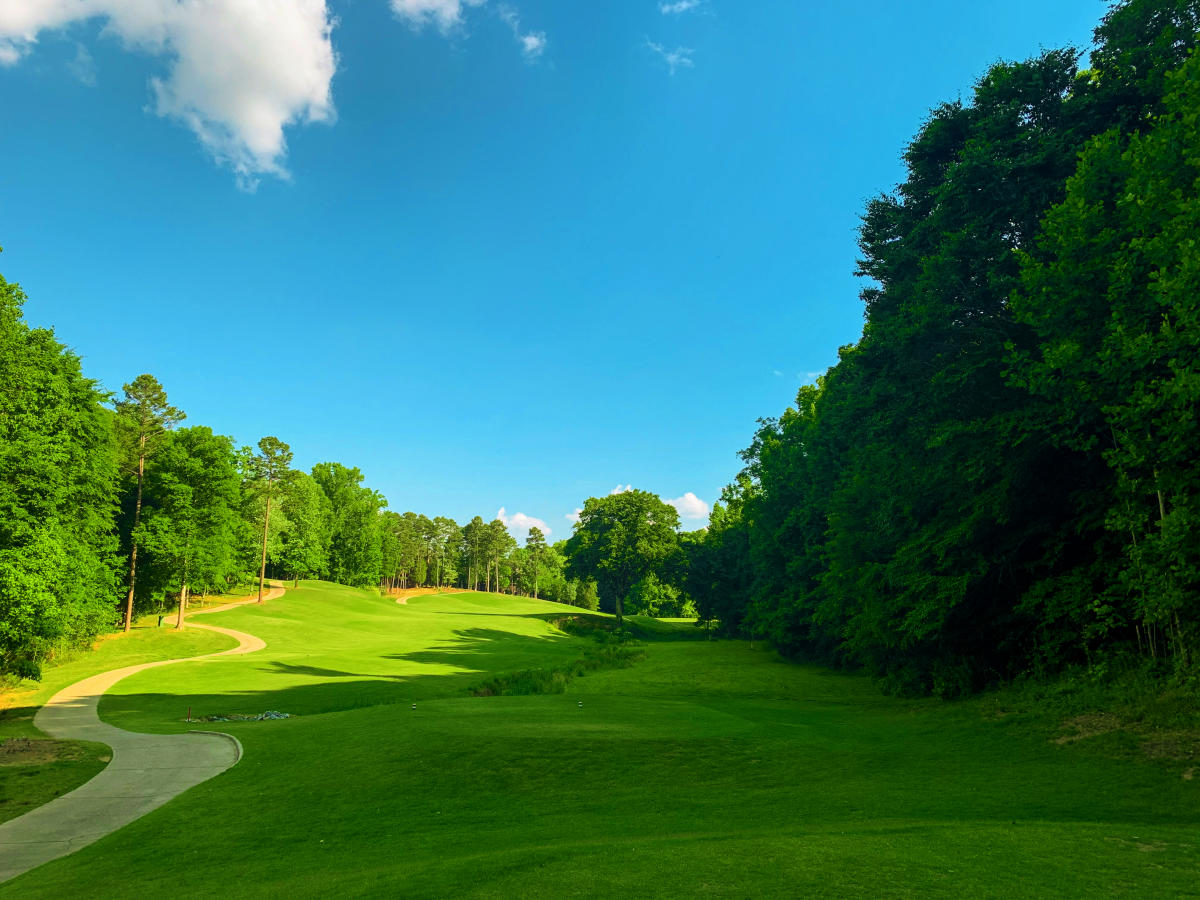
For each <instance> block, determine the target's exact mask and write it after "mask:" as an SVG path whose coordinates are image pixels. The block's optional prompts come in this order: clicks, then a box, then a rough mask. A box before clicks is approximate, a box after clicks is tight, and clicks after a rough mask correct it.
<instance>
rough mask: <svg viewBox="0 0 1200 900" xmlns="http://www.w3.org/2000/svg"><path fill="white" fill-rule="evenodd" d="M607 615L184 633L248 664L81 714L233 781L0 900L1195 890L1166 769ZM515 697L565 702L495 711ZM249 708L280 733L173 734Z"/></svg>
mask: <svg viewBox="0 0 1200 900" xmlns="http://www.w3.org/2000/svg"><path fill="white" fill-rule="evenodd" d="M606 619H607V617H604V616H602V615H599V614H585V615H584V616H582V617H581V616H580V610H578V609H574V608H571V607H565V606H561V605H559V604H555V603H548V602H545V601H536V600H531V599H528V598H522V597H509V596H504V595H498V594H484V593H467V592H460V593H444V594H431V595H427V596H417V597H411V598H408V599H407V602H406V603H404V604H400V603H397V602H396V601H395V600H394V599H393V598H391V597H383V596H380V594H379V592H378V591H373V590H362V589H355V588H349V587H343V586H338V585H332V584H327V583H321V582H307V583H302V585H301V586H300V588H299V589H296V590H289V591H288V592H287V593H286V594H285V595H284V596H283V597H280V598H277V599H273V600H270V601H269V602H267V603H264V604H262V605H258V604H249V605H244V606H241V607H238V608H235V609H230V610H228V611H224V612H218V613H215V614H213V615H210V616H205V619H204V621H205V624H213V625H219V626H221V627H225V628H229V629H234V630H237V631H241V632H246V633H249V634H251V635H255V636H257V637H259V638H261V639H262V640H263V641H265V642H266V647H265V649H262V650H259V651H257V652H254V653H249V654H246V655H242V656H226V657H216V658H212V659H207V660H202V661H196V662H181V663H176V664H173V665H169V666H163V667H159V668H153V669H149V670H147V671H144V672H140V673H137V674H134V675H131V676H129V677H127V678H125V679H124V680H122V681H120V682H118V683H117V684H116V685H115V686H114V687H113V688H112V689H111V690H110V691H109V693H108V694H107V695H105V696H104V698H103V699H102V700H101V703H100V715H101V718H102V719H103V720H104V721H105V722H107V723H109V724H111V725H115V726H118V727H120V728H122V729H126V730H129V731H135V732H146V733H173V732H186V731H190V730H200V729H202V730H208V731H212V730H219V731H222V732H225V733H227V734H230V735H233V736H234V737H236V738H237V740H238V741H240V743H241V745H242V747H243V748H244V753H243V756H242V758H241V760H240V762H238V763H237V764H236V765H234V766H233V767H232V768H230V769H228V771H225V772H224V773H222V774H220V775H218V776H216V777H215V778H212V779H211V780H209V781H206V782H204V783H202V784H199V785H198V786H196V787H194V788H191V789H190V790H188V791H186V792H185V793H183V794H181V795H180V796H178V797H177V798H175V799H174V800H172V801H170V802H168V803H167V804H166V805H165V806H162V807H161V808H159V809H157V810H155V811H154V812H151V813H150V814H148V815H146V816H144V817H143V818H141V819H139V820H137V821H135V822H133V823H132V824H131V825H129V826H128V827H125V828H123V829H121V830H119V831H116V832H115V833H112V834H110V835H108V836H107V837H105V838H102V839H100V840H99V841H97V842H95V843H93V844H91V845H90V846H88V847H86V848H84V849H82V850H80V851H79V852H77V853H74V854H72V855H70V856H66V857H64V858H61V859H59V860H56V861H54V862H51V863H48V864H46V865H44V866H41V867H39V868H37V869H34V870H32V871H30V872H27V873H26V874H24V875H21V876H19V877H17V878H15V879H13V880H11V881H9V882H7V883H5V884H3V885H2V886H0V897H2V898H7V897H23V898H28V897H66V896H89V897H119V896H129V895H130V894H131V893H134V892H136V893H137V894H138V895H139V896H151V897H159V896H179V895H186V896H212V895H224V896H234V897H240V896H263V897H272V896H285V895H286V896H291V897H319V896H329V895H333V894H337V895H338V896H342V897H360V896H361V897H371V896H401V895H402V896H409V897H445V896H469V897H504V896H518V895H519V896H542V897H564V896H566V897H569V896H598V895H615V894H625V895H629V896H639V897H641V896H703V895H714V896H737V897H750V896H767V897H770V896H780V897H782V896H802V895H821V896H862V895H865V894H887V895H889V896H908V895H911V896H931V895H932V896H946V897H952V896H955V897H957V896H1030V897H1033V896H1081V895H1095V894H1128V895H1133V896H1159V897H1162V896H1182V895H1188V894H1192V893H1194V892H1195V890H1196V886H1197V884H1198V883H1200V881H1198V878H1200V831H1198V829H1197V827H1196V823H1197V821H1198V820H1200V781H1197V780H1192V779H1188V778H1185V777H1181V776H1180V772H1179V771H1178V769H1177V768H1176V769H1172V768H1171V767H1169V766H1164V765H1157V764H1155V763H1154V762H1152V761H1142V760H1130V759H1122V758H1114V757H1113V756H1112V754H1110V753H1106V752H1101V751H1099V750H1097V749H1095V748H1094V747H1093V746H1092V743H1090V741H1091V742H1094V741H1096V740H1101V739H1102V737H1103V736H1100V738H1098V739H1089V740H1077V741H1065V742H1064V741H1057V742H1056V741H1054V740H1052V739H1051V738H1052V737H1053V735H1052V734H1051V735H1048V734H1047V733H1046V732H1045V729H1044V728H1042V727H1041V726H1040V725H1039V723H1038V722H1037V721H1030V720H1029V718H1028V717H1025V716H1022V715H1020V714H1013V715H1004V714H1003V713H1002V711H998V710H997V707H996V706H995V703H994V702H984V701H970V702H964V703H960V704H946V703H943V702H940V701H933V700H904V699H896V698H888V697H884V696H881V695H880V694H879V693H878V691H877V689H876V688H875V686H873V685H872V684H871V683H870V682H869V681H868V680H866V679H864V678H860V677H857V676H850V675H845V674H839V673H834V672H830V671H827V670H822V669H819V668H814V667H806V666H800V665H796V664H793V663H790V662H786V661H782V660H781V659H779V658H778V657H777V656H776V655H775V654H774V653H773V652H771V651H770V650H769V649H764V648H763V647H762V645H758V644H756V645H753V646H751V645H750V644H749V643H747V642H743V641H732V640H722V641H707V640H704V639H703V637H704V634H703V631H702V630H701V629H698V628H696V627H694V626H693V625H691V624H688V623H682V622H676V623H672V622H664V621H654V620H644V619H640V618H634V619H632V620H631V625H632V628H633V629H634V632H635V635H637V637H638V639H637V640H636V641H633V642H627V643H623V644H616V643H614V642H613V641H612V640H599V639H597V637H596V635H597V634H599V635H600V636H601V637H603V636H604V635H605V634H606V632H604V631H603V630H597V629H594V628H589V627H587V622H588V621H589V620H590V621H592V622H600V623H604V622H605V621H606ZM580 623H582V625H581V624H580ZM143 624H147V625H148V626H153V624H154V622H153V620H143ZM588 632H595V633H594V634H589V633H588ZM234 643H235V641H234V640H233V639H232V638H230V637H228V636H226V635H222V634H218V633H214V632H209V631H200V630H198V629H193V628H187V629H184V630H183V631H181V632H176V631H174V630H173V629H169V628H156V627H143V628H138V629H134V630H133V631H132V632H131V633H130V635H128V636H124V637H118V638H114V639H111V640H108V641H105V642H103V643H102V644H101V645H100V648H99V649H98V650H97V651H95V652H93V653H91V654H85V655H84V656H82V657H80V658H79V659H77V660H76V661H75V662H72V663H69V664H67V665H64V666H61V667H58V668H55V669H49V670H47V672H46V676H45V681H44V683H43V685H42V686H41V687H40V689H39V691H38V693H37V694H36V695H32V696H31V697H27V698H24V700H23V705H22V706H21V707H19V708H17V709H14V710H10V711H9V712H8V713H7V714H6V715H5V717H4V718H3V719H2V720H0V734H2V735H3V736H4V737H21V736H26V737H34V736H36V732H35V731H34V730H33V726H32V724H31V717H32V712H33V708H34V707H35V706H36V704H39V703H41V702H44V701H45V700H46V699H47V698H48V697H49V695H51V694H53V693H54V692H56V691H57V690H59V689H60V688H61V687H63V686H64V685H65V684H67V683H70V682H71V681H73V680H78V679H79V678H82V677H86V676H87V675H91V674H95V673H96V672H99V671H104V670H107V669H109V668H116V667H119V666H122V665H128V664H131V663H135V662H145V661H151V660H153V659H155V658H162V659H166V658H175V657H179V656H188V655H198V654H203V653H212V652H217V651H220V650H223V649H229V648H230V647H232V646H233V645H234ZM539 673H540V674H539ZM525 690H542V691H561V692H557V693H555V692H549V693H547V692H543V693H532V694H529V693H510V691H515V692H521V691H525ZM268 710H270V711H278V712H285V713H287V714H289V716H290V718H287V719H279V720H265V721H255V720H248V721H224V722H211V721H204V722H202V723H200V724H197V723H196V722H192V723H188V722H187V721H186V720H187V716H188V713H189V712H190V714H191V716H192V718H193V719H208V718H212V717H232V716H235V715H239V714H240V715H246V716H251V715H257V714H260V713H263V712H265V711H268ZM90 750H91V751H92V752H89V748H86V747H85V748H83V750H82V751H81V752H80V758H78V759H76V760H75V761H74V762H70V761H63V762H60V763H55V764H54V765H52V766H40V767H28V768H30V769H37V770H38V771H39V772H40V774H35V773H34V772H30V777H29V778H23V777H21V776H20V775H19V774H17V773H19V771H20V769H21V768H22V767H20V766H17V767H5V768H3V769H0V772H3V773H5V774H4V776H3V777H5V778H6V779H7V780H5V781H2V782H0V785H7V786H8V787H6V792H7V793H11V792H12V791H13V790H15V789H19V790H20V791H22V792H23V793H22V794H21V796H25V797H28V796H29V795H30V792H31V791H32V792H33V793H36V788H35V787H34V786H33V784H32V783H33V782H36V781H37V780H38V778H42V779H45V778H51V777H53V778H57V779H58V782H57V787H52V788H47V790H48V792H49V796H45V797H44V798H42V799H43V801H44V800H49V799H50V796H52V795H53V793H57V792H60V791H61V790H63V789H64V787H65V788H66V789H68V790H69V789H70V787H74V786H75V784H78V783H81V782H82V781H84V780H86V779H87V778H88V777H90V775H91V774H94V773H95V772H96V771H99V770H100V769H102V768H103V759H104V756H103V750H104V748H103V747H99V748H90ZM66 755H69V754H66ZM56 767H57V768H56ZM52 769H53V770H55V771H56V772H57V774H54V775H51V774H49V770H52ZM147 777H155V776H154V775H153V774H149V775H148V776H147ZM20 782H30V783H31V784H30V786H29V787H28V788H26V787H25V786H24V785H21V784H19V783H20ZM8 799H9V800H11V799H12V798H8ZM39 802H40V801H39ZM12 807H13V804H12V803H11V802H5V803H4V804H2V805H0V809H2V810H6V812H5V813H4V815H5V816H6V817H11V815H12V813H11V812H8V811H7V810H10V809H12ZM21 811H23V810H21Z"/></svg>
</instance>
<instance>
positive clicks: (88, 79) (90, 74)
mask: <svg viewBox="0 0 1200 900" xmlns="http://www.w3.org/2000/svg"><path fill="white" fill-rule="evenodd" d="M67 71H69V72H70V73H71V74H72V75H74V76H75V77H76V78H78V79H79V81H80V82H81V83H82V84H85V85H87V86H88V87H95V86H96V61H95V60H94V59H92V54H90V53H88V48H87V47H85V46H83V44H76V45H75V58H74V59H73V60H71V61H70V62H69V63H67Z"/></svg>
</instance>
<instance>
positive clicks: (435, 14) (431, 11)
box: [390, 0, 486, 34]
mask: <svg viewBox="0 0 1200 900" xmlns="http://www.w3.org/2000/svg"><path fill="white" fill-rule="evenodd" d="M485 2H486V0H390V3H391V7H392V12H394V13H395V14H396V15H397V16H399V17H400V18H401V19H404V20H406V21H407V22H408V24H410V25H411V26H412V27H413V28H424V27H425V26H426V25H436V26H437V28H438V30H439V31H441V32H442V33H443V34H444V33H446V32H448V31H450V30H451V29H453V28H455V27H456V26H458V25H461V24H462V21H463V9H464V8H465V7H469V6H482V5H483V4H484V3H485Z"/></svg>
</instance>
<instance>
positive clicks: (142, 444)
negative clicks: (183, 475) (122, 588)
mask: <svg viewBox="0 0 1200 900" xmlns="http://www.w3.org/2000/svg"><path fill="white" fill-rule="evenodd" d="M145 472H146V435H144V434H143V435H142V436H141V438H140V439H139V443H138V488H137V504H136V505H135V506H134V507H133V528H134V532H135V533H136V531H137V527H138V523H140V522H141V520H142V476H143V475H144V474H145ZM132 543H133V552H132V553H130V554H129V596H128V597H126V598H125V630H126V631H129V629H130V628H132V627H133V589H134V586H135V585H136V584H137V538H136V537H135V538H133V540H132Z"/></svg>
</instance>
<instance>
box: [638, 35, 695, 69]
mask: <svg viewBox="0 0 1200 900" xmlns="http://www.w3.org/2000/svg"><path fill="white" fill-rule="evenodd" d="M646 46H647V47H649V48H650V49H651V50H653V51H654V52H655V53H657V54H658V55H659V56H661V57H662V59H663V62H665V63H666V64H667V69H668V70H669V71H670V73H671V74H672V75H674V74H675V71H676V70H677V69H692V68H695V65H696V64H695V63H694V62H692V54H693V53H695V52H696V51H695V50H692V49H691V48H690V47H676V48H675V49H674V50H668V49H667V48H666V47H664V46H663V45H662V44H656V43H654V41H652V40H649V39H647V40H646Z"/></svg>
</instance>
